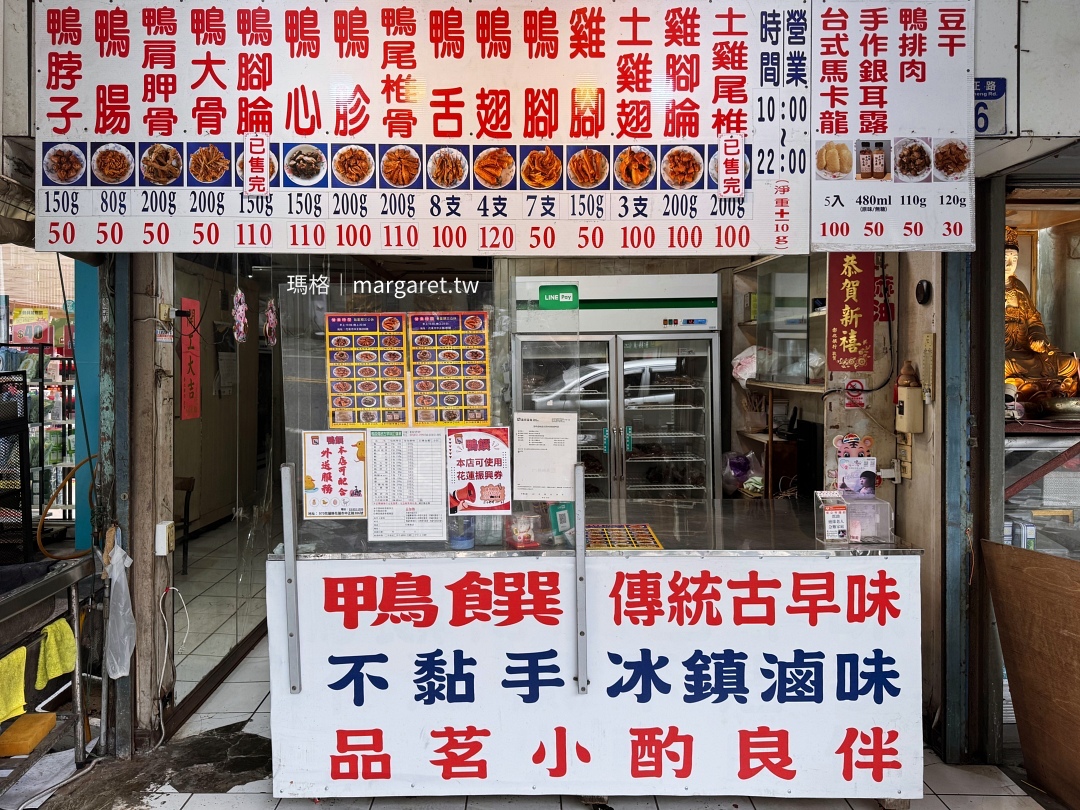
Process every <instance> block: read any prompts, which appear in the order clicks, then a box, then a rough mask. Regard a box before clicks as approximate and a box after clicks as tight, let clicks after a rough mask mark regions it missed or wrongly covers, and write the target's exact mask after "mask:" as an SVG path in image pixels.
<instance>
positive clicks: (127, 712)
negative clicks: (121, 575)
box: [101, 253, 135, 759]
mask: <svg viewBox="0 0 1080 810" xmlns="http://www.w3.org/2000/svg"><path fill="white" fill-rule="evenodd" d="M113 292H114V301H115V318H114V322H115V329H114V336H115V342H114V345H113V347H112V350H113V356H114V357H115V365H114V367H113V372H114V379H115V386H116V434H115V437H114V439H113V443H114V448H115V450H114V452H115V458H116V465H115V466H116V490H115V494H114V496H113V497H114V498H115V501H114V504H115V509H116V522H117V523H118V524H119V525H120V532H119V534H120V539H119V543H118V544H119V545H120V547H121V548H123V549H124V550H125V551H129V550H130V548H131V546H130V538H131V256H130V255H129V254H127V253H121V254H117V256H116V275H115V285H114V289H113ZM101 351H102V356H101V361H102V367H103V368H104V366H105V363H106V355H105V344H104V341H103V342H102V347H101ZM102 376H103V377H104V375H102ZM115 698H116V700H115V704H116V716H115V720H114V723H113V725H114V728H115V729H116V733H115V736H116V756H118V757H119V758H120V759H131V756H132V754H133V753H134V750H135V727H134V705H133V703H132V682H131V676H130V675H128V676H126V677H123V678H119V679H118V680H117V681H116V689H115Z"/></svg>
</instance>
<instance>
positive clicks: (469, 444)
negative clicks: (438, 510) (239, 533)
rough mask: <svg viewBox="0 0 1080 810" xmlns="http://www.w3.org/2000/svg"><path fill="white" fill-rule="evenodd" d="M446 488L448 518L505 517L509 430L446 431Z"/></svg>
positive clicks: (507, 502) (468, 429)
mask: <svg viewBox="0 0 1080 810" xmlns="http://www.w3.org/2000/svg"><path fill="white" fill-rule="evenodd" d="M466 396H468V395H466ZM446 486H447V504H448V508H449V510H450V514H451V515H468V514H489V515H491V514H498V515H509V514H510V493H511V486H510V428H506V427H488V428H447V430H446Z"/></svg>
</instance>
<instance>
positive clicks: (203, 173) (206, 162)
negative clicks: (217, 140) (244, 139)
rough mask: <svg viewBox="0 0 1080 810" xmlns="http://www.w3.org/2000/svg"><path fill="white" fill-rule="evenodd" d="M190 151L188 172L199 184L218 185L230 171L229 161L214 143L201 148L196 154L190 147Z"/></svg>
mask: <svg viewBox="0 0 1080 810" xmlns="http://www.w3.org/2000/svg"><path fill="white" fill-rule="evenodd" d="M188 150H189V154H190V157H189V158H188V172H190V173H191V177H192V179H194V180H195V182H197V183H205V184H210V183H216V182H217V181H218V180H220V179H221V178H222V177H224V176H225V172H227V171H228V170H229V159H228V158H227V157H225V153H224V152H222V151H221V149H219V148H218V147H217V146H215V145H214V144H212V143H210V144H207V145H206V146H200V147H199V148H198V149H196V150H195V151H194V152H192V151H190V150H191V147H190V146H189V147H188Z"/></svg>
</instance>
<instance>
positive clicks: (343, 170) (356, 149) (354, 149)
mask: <svg viewBox="0 0 1080 810" xmlns="http://www.w3.org/2000/svg"><path fill="white" fill-rule="evenodd" d="M333 168H334V177H336V178H337V179H338V181H339V182H341V183H343V184H345V185H346V186H362V185H364V183H366V182H367V181H368V180H370V179H371V176H372V175H373V174H375V160H374V159H373V158H372V157H371V152H369V151H368V150H367V149H365V148H364V147H363V146H360V145H359V144H349V145H348V146H343V147H341V148H340V149H338V150H337V153H336V154H335V155H334V166H333Z"/></svg>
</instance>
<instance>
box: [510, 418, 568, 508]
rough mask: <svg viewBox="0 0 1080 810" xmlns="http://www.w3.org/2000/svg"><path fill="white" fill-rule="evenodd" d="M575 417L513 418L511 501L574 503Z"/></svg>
mask: <svg viewBox="0 0 1080 810" xmlns="http://www.w3.org/2000/svg"><path fill="white" fill-rule="evenodd" d="M577 429H578V420H577V414H576V413H547V412H545V411H532V412H525V411H518V412H517V413H515V414H514V500H518V501H572V500H574V464H576V463H577Z"/></svg>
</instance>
